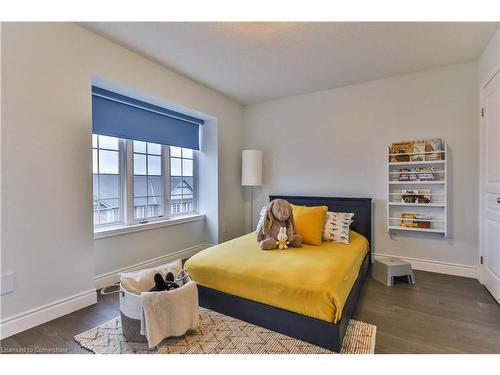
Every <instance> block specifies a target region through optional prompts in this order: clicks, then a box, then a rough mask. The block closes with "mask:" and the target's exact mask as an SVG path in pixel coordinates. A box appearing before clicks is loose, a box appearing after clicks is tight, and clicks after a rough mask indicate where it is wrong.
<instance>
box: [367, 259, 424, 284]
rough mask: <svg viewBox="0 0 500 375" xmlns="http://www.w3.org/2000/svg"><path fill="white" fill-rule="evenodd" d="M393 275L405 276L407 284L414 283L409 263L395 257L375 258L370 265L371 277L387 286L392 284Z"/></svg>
mask: <svg viewBox="0 0 500 375" xmlns="http://www.w3.org/2000/svg"><path fill="white" fill-rule="evenodd" d="M395 276H406V277H407V278H408V284H415V276H413V270H412V269H411V264H410V263H408V262H405V261H404V260H401V259H397V258H383V259H377V260H376V261H375V263H373V266H372V277H373V278H374V279H375V280H377V281H380V282H381V283H382V284H384V285H387V286H393V285H394V277H395Z"/></svg>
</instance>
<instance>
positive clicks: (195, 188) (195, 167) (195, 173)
mask: <svg viewBox="0 0 500 375" xmlns="http://www.w3.org/2000/svg"><path fill="white" fill-rule="evenodd" d="M192 205H193V212H198V152H197V151H195V150H193V203H192Z"/></svg>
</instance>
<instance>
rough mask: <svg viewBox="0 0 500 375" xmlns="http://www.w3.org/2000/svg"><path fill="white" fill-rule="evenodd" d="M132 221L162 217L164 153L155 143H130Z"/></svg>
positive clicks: (160, 146)
mask: <svg viewBox="0 0 500 375" xmlns="http://www.w3.org/2000/svg"><path fill="white" fill-rule="evenodd" d="M132 148H133V160H134V161H133V163H134V168H133V169H134V189H133V190H134V219H139V220H144V219H146V218H151V217H162V216H164V207H165V187H164V179H165V174H164V167H163V164H164V163H163V159H164V151H163V146H162V145H159V144H157V143H149V142H140V141H132Z"/></svg>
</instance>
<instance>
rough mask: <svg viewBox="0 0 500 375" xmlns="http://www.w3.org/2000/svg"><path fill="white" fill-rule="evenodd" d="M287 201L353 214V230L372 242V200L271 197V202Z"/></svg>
mask: <svg viewBox="0 0 500 375" xmlns="http://www.w3.org/2000/svg"><path fill="white" fill-rule="evenodd" d="M273 199H286V200H287V201H288V202H290V203H293V204H295V205H300V206H328V210H329V211H335V212H353V213H354V217H353V218H352V219H353V222H352V224H351V229H352V230H354V231H356V232H358V233H359V234H362V235H363V236H365V237H366V239H367V240H368V242H370V247H371V241H372V199H371V198H338V197H302V196H290V195H270V196H269V200H270V201H271V200H273Z"/></svg>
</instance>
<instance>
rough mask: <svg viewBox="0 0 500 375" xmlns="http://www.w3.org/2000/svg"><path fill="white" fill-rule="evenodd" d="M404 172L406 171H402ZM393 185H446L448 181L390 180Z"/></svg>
mask: <svg viewBox="0 0 500 375" xmlns="http://www.w3.org/2000/svg"><path fill="white" fill-rule="evenodd" d="M402 173H404V172H402ZM389 184H391V185H409V184H410V185H443V184H444V185H446V181H418V180H415V181H389Z"/></svg>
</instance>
